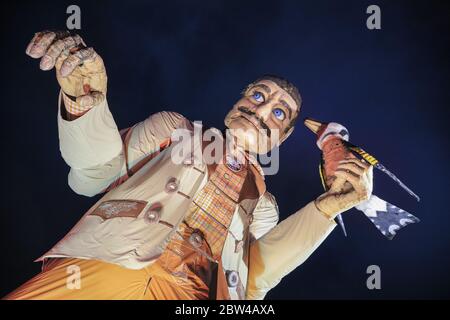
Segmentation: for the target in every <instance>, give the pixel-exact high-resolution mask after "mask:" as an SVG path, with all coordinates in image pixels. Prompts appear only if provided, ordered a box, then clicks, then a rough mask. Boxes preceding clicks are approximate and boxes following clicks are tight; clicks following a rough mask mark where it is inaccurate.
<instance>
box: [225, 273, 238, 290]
mask: <svg viewBox="0 0 450 320" xmlns="http://www.w3.org/2000/svg"><path fill="white" fill-rule="evenodd" d="M225 275H226V277H227V283H228V286H229V287H230V288H235V287H237V285H238V284H239V273H238V272H237V271H234V270H228V271H226V272H225Z"/></svg>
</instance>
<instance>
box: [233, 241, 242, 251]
mask: <svg viewBox="0 0 450 320" xmlns="http://www.w3.org/2000/svg"><path fill="white" fill-rule="evenodd" d="M243 247H244V241H242V240H236V242H235V247H234V252H235V253H238V252H239V251H241V250H242V248H243Z"/></svg>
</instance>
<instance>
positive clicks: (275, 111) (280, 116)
mask: <svg viewBox="0 0 450 320" xmlns="http://www.w3.org/2000/svg"><path fill="white" fill-rule="evenodd" d="M272 112H273V114H274V115H275V117H276V118H277V119H278V120H281V121H283V120H284V119H285V118H286V114H285V113H284V111H283V110H281V109H280V108H276V109H273V111H272Z"/></svg>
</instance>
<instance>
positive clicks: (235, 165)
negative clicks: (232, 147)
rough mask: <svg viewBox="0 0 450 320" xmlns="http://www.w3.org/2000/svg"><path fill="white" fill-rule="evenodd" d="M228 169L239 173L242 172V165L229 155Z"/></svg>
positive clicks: (227, 159) (227, 158)
mask: <svg viewBox="0 0 450 320" xmlns="http://www.w3.org/2000/svg"><path fill="white" fill-rule="evenodd" d="M226 161H227V167H228V168H230V169H231V170H233V171H234V172H239V171H241V170H242V164H241V163H240V162H239V161H237V160H236V158H235V157H232V156H230V155H227V157H226Z"/></svg>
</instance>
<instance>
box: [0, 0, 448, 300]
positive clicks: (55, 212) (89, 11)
mask: <svg viewBox="0 0 450 320" xmlns="http://www.w3.org/2000/svg"><path fill="white" fill-rule="evenodd" d="M72 3H77V4H78V5H79V6H80V7H81V10H82V30H81V32H80V33H81V35H82V36H83V37H84V39H85V40H86V41H87V43H88V44H89V45H92V46H94V47H95V48H96V49H97V51H98V52H99V53H100V54H101V55H102V56H103V58H104V60H105V63H106V66H107V71H108V76H109V91H108V99H109V103H110V107H111V110H112V112H113V114H114V116H115V119H116V122H117V124H118V126H119V127H127V126H130V125H131V124H134V123H136V122H138V121H141V120H143V119H144V118H145V117H147V116H148V115H149V114H151V113H154V112H157V111H160V110H175V111H178V112H180V113H182V114H184V115H185V116H187V117H188V118H190V119H192V120H203V121H204V122H205V123H207V124H208V125H210V126H216V127H219V128H220V127H222V123H223V118H224V116H225V114H226V112H227V110H228V109H229V108H230V106H232V104H233V103H234V101H235V100H236V99H238V97H239V92H240V90H241V89H242V88H243V87H244V86H245V85H246V84H247V83H248V82H250V81H251V80H253V79H254V78H256V77H257V76H259V75H261V74H265V73H273V74H279V75H282V76H285V77H287V78H288V79H290V80H291V81H293V82H294V83H295V84H297V85H298V87H299V89H300V92H301V93H302V96H303V100H304V105H303V108H302V112H301V117H302V118H303V117H306V116H310V117H314V118H317V119H321V120H325V121H336V122H340V123H342V124H344V125H346V126H347V128H348V129H349V130H350V134H351V141H353V142H354V143H355V144H359V145H362V146H364V147H365V148H366V150H368V151H370V152H372V153H373V154H375V155H376V156H378V158H380V159H381V160H382V162H383V163H384V164H385V165H386V166H387V167H388V168H390V169H392V171H393V172H395V173H396V174H397V175H398V176H399V177H401V178H402V179H403V180H404V181H405V182H406V183H407V184H408V185H410V186H411V187H412V188H413V189H414V190H415V191H416V192H417V193H418V194H420V195H421V196H422V199H423V200H422V202H420V203H419V204H418V203H416V202H415V200H414V199H413V198H411V197H409V196H408V195H407V194H406V193H405V192H403V191H402V189H400V188H399V187H398V186H397V185H396V184H394V183H393V182H392V181H391V180H390V179H389V178H387V177H385V176H384V175H382V174H380V173H376V174H375V192H374V193H375V194H377V195H379V196H381V197H382V198H385V199H386V200H388V201H390V202H392V203H394V204H397V205H399V206H400V207H402V208H404V209H406V210H409V211H411V212H412V213H414V214H416V215H417V216H418V217H420V218H421V219H422V222H421V223H420V224H417V225H412V226H409V227H407V228H406V229H404V230H403V231H402V232H401V233H400V234H399V235H398V236H397V237H396V238H395V239H394V240H393V241H388V240H385V239H384V238H383V237H382V236H381V235H380V234H379V233H378V231H377V230H376V229H375V228H374V227H373V225H371V223H370V222H369V221H368V220H367V219H366V218H365V217H364V216H363V215H362V214H361V213H359V212H357V211H355V210H351V211H350V212H348V213H346V214H345V216H344V218H345V220H346V222H347V229H348V233H349V237H348V238H347V239H346V238H344V237H343V235H342V233H341V232H340V231H339V230H338V229H336V230H335V231H334V232H333V233H332V234H331V235H330V237H329V238H328V239H327V240H326V241H325V242H324V244H323V245H322V246H321V247H320V248H319V249H318V250H317V251H316V252H315V253H314V254H313V255H312V256H311V258H310V259H309V260H308V261H307V262H306V263H304V264H303V265H302V266H301V267H300V268H298V269H297V270H295V271H294V272H292V273H291V274H290V275H289V276H287V277H286V278H285V279H284V280H283V281H282V282H281V283H280V284H279V285H278V286H277V287H276V288H275V289H273V290H272V291H271V292H270V293H269V295H268V298H277V299H278V298H288V299H316V298H344V299H360V298H364V299H365V298H368V299H373V298H375V299H379V298H386V299H391V298H404V299H409V298H450V275H449V271H450V254H449V253H450V252H449V249H450V230H449V224H450V210H449V209H448V204H447V203H448V202H449V198H450V195H449V194H448V185H449V182H448V181H449V170H448V163H449V160H448V159H449V151H448V150H449V149H448V148H449V143H448V119H449V117H448V111H447V108H448V106H449V104H448V102H449V98H450V95H449V77H448V71H449V61H448V58H449V48H448V47H449V19H448V17H449V7H448V6H446V5H445V4H444V3H443V2H442V3H439V2H430V1H421V2H415V3H414V2H411V1H403V2H402V1H389V2H388V1H386V2H385V1H376V2H373V1H370V2H369V1H345V2H344V1H310V2H306V1H305V2H302V3H300V2H299V1H273V2H270V1H236V2H233V1H226V2H225V1H221V2H219V1H208V2H207V1H189V3H190V4H189V5H188V4H187V2H186V1H173V0H167V1H154V2H143V1H142V2H138V1H126V2H125V1H121V2H120V3H117V4H116V3H113V2H108V1H98V2H94V1H84V2H81V1H77V2H75V1H73V2H72V1H71V2H65V1H58V2H56V1H55V2H53V1H52V2H47V1H33V2H31V1H30V2H21V3H17V4H16V3H14V4H13V3H9V4H2V19H1V23H2V29H1V30H2V31H1V47H2V49H1V64H2V67H1V71H2V84H1V100H0V101H1V104H2V106H1V118H0V119H1V134H2V157H1V164H2V175H3V183H2V193H1V194H2V200H1V232H0V237H1V238H0V239H1V248H0V252H1V273H0V294H1V295H4V294H6V293H7V292H9V291H11V290H12V289H14V288H15V287H17V286H18V285H19V284H21V283H22V282H24V281H26V280H27V279H29V278H30V277H31V276H33V275H34V274H36V273H37V272H38V271H39V269H40V265H39V264H36V263H33V262H32V260H33V259H34V258H36V257H38V256H39V255H41V254H42V253H43V252H45V251H46V250H47V249H49V248H50V247H51V246H52V245H53V244H54V243H55V242H56V241H57V240H59V239H60V238H61V237H62V236H64V234H65V233H66V232H67V231H68V230H69V229H70V228H71V227H72V226H73V224H74V223H76V221H77V220H78V219H79V218H80V216H81V215H82V213H83V212H84V211H85V210H86V209H88V208H89V206H90V205H92V204H93V203H94V202H95V201H96V199H97V198H84V197H81V196H78V195H76V194H74V193H73V192H71V190H70V189H69V187H68V186H67V182H66V175H67V173H68V167H67V166H66V165H65V163H64V162H63V160H62V159H61V157H60V154H59V149H58V135H57V127H56V102H57V93H58V85H57V82H56V80H55V75H54V72H53V71H52V72H41V71H39V68H38V61H34V60H32V59H31V58H29V57H27V56H26V55H25V53H24V51H25V47H26V45H27V43H28V41H29V40H30V39H31V37H32V36H33V33H34V32H36V31H40V30H43V29H49V28H53V29H62V28H65V21H66V18H67V15H66V13H65V11H66V8H67V6H68V5H69V4H72ZM370 4H378V5H379V6H380V7H381V10H382V30H378V31H370V30H368V29H367V28H366V18H367V14H366V13H365V11H366V8H367V6H368V5H370ZM280 151H281V170H280V172H279V174H278V175H276V176H272V177H268V179H267V183H268V188H269V190H270V191H271V192H272V193H273V194H274V195H275V196H276V197H277V200H278V203H279V206H280V210H281V218H285V217H287V216H288V215H289V214H291V213H293V212H294V211H296V210H297V209H299V208H301V207H302V206H304V205H305V204H306V203H307V202H309V201H311V200H313V199H314V198H315V197H316V196H317V195H319V194H320V193H321V192H322V190H321V185H320V181H319V176H318V171H317V164H318V159H319V151H318V149H317V148H316V146H315V143H314V139H313V136H312V134H311V133H310V132H308V131H307V129H306V128H305V127H303V125H302V124H301V123H299V125H298V126H297V129H296V130H295V132H294V134H293V136H292V137H291V138H290V139H288V141H287V142H286V143H285V144H284V145H283V146H282V148H281V150H280ZM292 246H295V243H293V244H292ZM371 264H376V265H379V266H380V267H381V271H382V289H381V290H375V291H369V290H368V289H367V288H366V278H367V274H366V268H367V266H368V265H371Z"/></svg>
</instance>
